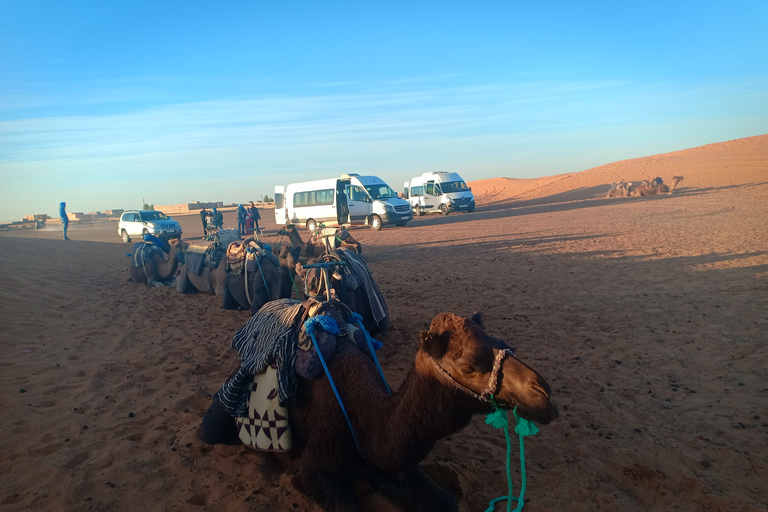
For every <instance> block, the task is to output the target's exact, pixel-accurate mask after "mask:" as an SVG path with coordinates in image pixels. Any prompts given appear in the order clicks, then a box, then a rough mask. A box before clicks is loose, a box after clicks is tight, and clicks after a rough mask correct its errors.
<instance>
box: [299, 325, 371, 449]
mask: <svg viewBox="0 0 768 512" xmlns="http://www.w3.org/2000/svg"><path fill="white" fill-rule="evenodd" d="M321 319H327V320H321ZM329 321H330V322H329ZM315 324H321V327H322V328H323V329H324V330H326V331H328V332H330V333H331V334H339V333H340V331H339V327H338V325H336V321H335V320H333V319H332V318H330V317H327V316H323V315H318V316H313V317H312V318H310V319H308V320H307V321H306V322H304V329H305V330H306V332H307V334H309V337H310V339H311V340H312V344H313V345H314V346H315V350H316V351H317V356H318V357H319V358H320V363H321V364H322V365H323V370H325V374H326V375H327V376H328V380H329V381H330V383H331V389H333V394H334V395H336V400H338V402H339V405H340V406H341V412H343V413H344V419H345V420H347V425H348V426H349V431H350V432H351V433H352V440H353V441H354V442H355V447H356V448H357V451H358V453H359V454H360V456H361V457H363V458H365V456H364V455H363V451H362V450H361V449H360V444H359V443H358V442H357V435H355V429H354V428H352V422H351V421H349V415H348V414H347V409H346V408H345V407H344V402H342V401H341V396H339V390H338V389H336V384H335V383H334V382H333V377H331V372H330V370H328V365H327V364H325V358H324V357H323V353H322V352H321V351H320V347H319V346H318V344H317V340H316V339H315ZM331 324H332V325H331ZM334 331H335V332H334Z"/></svg>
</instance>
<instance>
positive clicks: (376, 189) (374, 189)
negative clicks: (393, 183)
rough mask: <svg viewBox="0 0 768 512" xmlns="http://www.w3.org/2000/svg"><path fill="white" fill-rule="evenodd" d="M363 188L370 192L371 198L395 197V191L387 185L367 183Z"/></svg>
mask: <svg viewBox="0 0 768 512" xmlns="http://www.w3.org/2000/svg"><path fill="white" fill-rule="evenodd" d="M365 190H367V191H368V193H369V194H371V197H372V198H373V199H390V198H392V197H397V193H396V192H395V191H394V190H392V189H391V188H389V185H368V186H366V187H365Z"/></svg>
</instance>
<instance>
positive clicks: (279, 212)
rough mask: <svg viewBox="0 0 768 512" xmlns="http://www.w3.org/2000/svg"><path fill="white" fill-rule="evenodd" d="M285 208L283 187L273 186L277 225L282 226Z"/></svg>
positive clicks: (284, 220)
mask: <svg viewBox="0 0 768 512" xmlns="http://www.w3.org/2000/svg"><path fill="white" fill-rule="evenodd" d="M287 211H288V210H287V209H286V207H285V187H283V186H277V187H275V223H276V224H277V225H278V226H284V225H285V223H286V221H287V220H288V219H287V215H286V213H287Z"/></svg>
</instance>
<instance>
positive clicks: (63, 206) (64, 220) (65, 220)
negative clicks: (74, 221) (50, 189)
mask: <svg viewBox="0 0 768 512" xmlns="http://www.w3.org/2000/svg"><path fill="white" fill-rule="evenodd" d="M59 217H61V229H62V230H63V231H64V240H69V238H68V237H67V228H68V227H69V217H68V216H67V203H65V202H64V201H62V202H61V203H59Z"/></svg>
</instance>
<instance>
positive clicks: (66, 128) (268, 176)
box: [0, 0, 768, 221]
mask: <svg viewBox="0 0 768 512" xmlns="http://www.w3.org/2000/svg"><path fill="white" fill-rule="evenodd" d="M766 34H768V2H766V1H765V0H756V1H732V2H708V1H704V2H674V1H672V2H670V1H666V2H655V1H653V2H636V3H626V2H602V1H598V2H586V3H576V2H526V3H522V2H516V1H511V0H507V1H485V2H483V1H480V2H478V1H474V2H469V1H442V2H430V1H422V2H413V1H409V2H401V1H396V0H390V1H387V2H351V1H325V2H304V1H294V2H269V3H267V2H260V1H256V0H251V1H243V2H235V1H218V2H202V1H194V0H186V1H162V2H159V1H156V0H155V1H144V0H130V1H129V0H125V1H118V0H112V1H104V0H94V1H86V0H69V1H67V2H61V1H37V0H24V1H9V0H0V221H9V220H18V219H19V218H20V217H21V216H23V215H25V214H31V213H49V214H52V215H53V214H56V209H57V206H58V203H59V202H60V201H66V202H67V204H68V209H69V211H84V212H89V211H95V210H105V209H111V208H138V207H141V202H142V199H146V201H147V202H149V203H154V204H172V203H181V202H187V201H195V200H199V201H215V200H220V201H224V202H225V203H230V202H243V201H247V200H251V199H256V198H260V197H263V196H264V195H265V194H268V195H270V196H272V195H273V191H274V186H275V185H285V184H288V183H290V182H294V181H304V180H309V179H319V178H324V177H331V176H336V175H339V174H341V173H345V172H358V173H361V174H376V175H378V176H380V177H381V178H383V179H384V180H386V181H387V182H388V183H389V184H390V185H391V186H392V187H393V188H395V189H396V190H400V189H401V188H402V183H403V181H407V180H408V179H409V178H410V177H411V176H414V175H418V174H421V173H423V172H425V171H431V170H452V171H457V172H459V173H460V174H461V175H462V176H463V177H464V178H465V180H467V181H472V180H477V179H483V178H493V177H502V176H503V177H510V178H532V177H538V176H549V175H554V174H561V173H567V172H577V171H582V170H585V169H589V168H591V167H595V166H598V165H602V164H606V163H609V162H613V161H617V160H623V159H627V158H635V157H641V156H647V155H652V154H658V153H665V152H668V151H675V150H680V149H686V148H689V147H694V146H699V145H703V144H708V143H712V142H720V141H725V140H731V139H736V138H741V137H748V136H753V135H761V134H765V133H768V37H767V36H766Z"/></svg>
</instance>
